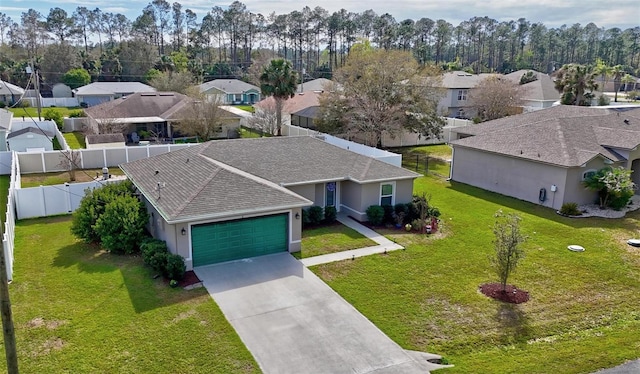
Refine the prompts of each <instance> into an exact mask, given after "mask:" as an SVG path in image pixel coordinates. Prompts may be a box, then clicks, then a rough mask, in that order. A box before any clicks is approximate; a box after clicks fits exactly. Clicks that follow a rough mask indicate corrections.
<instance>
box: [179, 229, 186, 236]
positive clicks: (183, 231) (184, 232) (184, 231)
mask: <svg viewBox="0 0 640 374" xmlns="http://www.w3.org/2000/svg"><path fill="white" fill-rule="evenodd" d="M180 233H181V234H182V235H187V230H185V228H184V227H183V228H182V230H180Z"/></svg>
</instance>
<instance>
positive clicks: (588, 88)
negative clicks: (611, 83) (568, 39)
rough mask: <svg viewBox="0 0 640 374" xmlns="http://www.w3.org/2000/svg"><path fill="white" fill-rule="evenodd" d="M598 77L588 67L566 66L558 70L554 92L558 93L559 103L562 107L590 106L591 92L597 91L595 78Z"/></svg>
mask: <svg viewBox="0 0 640 374" xmlns="http://www.w3.org/2000/svg"><path fill="white" fill-rule="evenodd" d="M596 75H598V73H596V72H595V71H594V69H592V68H591V67H590V66H585V65H578V64H567V65H564V66H563V67H561V68H560V70H558V74H557V75H556V83H555V86H556V90H558V92H560V95H561V98H560V102H561V103H562V104H564V105H582V106H589V105H591V99H592V98H593V91H595V90H597V89H598V84H597V83H596V81H595V77H596Z"/></svg>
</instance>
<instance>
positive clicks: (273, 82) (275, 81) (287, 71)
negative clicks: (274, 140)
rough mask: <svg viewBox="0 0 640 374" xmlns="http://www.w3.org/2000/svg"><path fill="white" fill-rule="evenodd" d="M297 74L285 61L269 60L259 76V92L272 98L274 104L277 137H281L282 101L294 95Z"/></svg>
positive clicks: (288, 62)
mask: <svg viewBox="0 0 640 374" xmlns="http://www.w3.org/2000/svg"><path fill="white" fill-rule="evenodd" d="M297 82H298V74H297V73H296V72H295V71H294V70H293V68H292V67H291V62H290V61H288V60H285V59H276V60H271V63H270V64H269V65H267V66H266V67H265V68H264V70H263V71H262V74H261V75H260V90H261V91H262V94H263V95H265V96H273V99H274V100H275V102H276V126H277V135H278V136H281V135H282V108H283V106H284V101H285V100H287V99H288V98H290V97H293V96H294V95H295V94H296V88H297V87H298V84H297Z"/></svg>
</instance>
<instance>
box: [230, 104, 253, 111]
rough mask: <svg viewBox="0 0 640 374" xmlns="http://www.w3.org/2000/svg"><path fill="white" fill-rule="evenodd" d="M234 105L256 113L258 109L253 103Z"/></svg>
mask: <svg viewBox="0 0 640 374" xmlns="http://www.w3.org/2000/svg"><path fill="white" fill-rule="evenodd" d="M234 107H235V108H238V109H242V110H244V111H245V112H249V113H254V112H255V111H256V109H255V108H254V107H253V105H234Z"/></svg>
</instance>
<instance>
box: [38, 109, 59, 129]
mask: <svg viewBox="0 0 640 374" xmlns="http://www.w3.org/2000/svg"><path fill="white" fill-rule="evenodd" d="M42 117H44V119H45V120H51V121H53V122H55V123H56V126H58V129H60V130H62V129H63V128H64V118H63V117H62V113H60V112H59V111H58V110H56V109H52V108H47V109H45V110H43V111H42Z"/></svg>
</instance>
